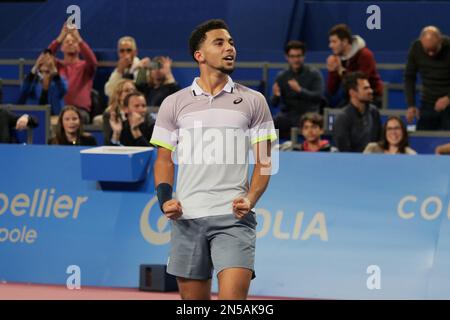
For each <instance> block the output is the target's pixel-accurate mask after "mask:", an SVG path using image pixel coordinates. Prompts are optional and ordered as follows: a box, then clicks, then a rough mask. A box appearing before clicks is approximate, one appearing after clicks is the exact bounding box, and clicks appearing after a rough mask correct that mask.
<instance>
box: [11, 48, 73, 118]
mask: <svg viewBox="0 0 450 320" xmlns="http://www.w3.org/2000/svg"><path fill="white" fill-rule="evenodd" d="M66 92H67V82H66V80H65V79H64V78H62V77H60V75H59V74H58V70H57V68H56V60H55V57H54V56H53V55H52V53H51V52H50V50H48V49H46V50H44V52H43V53H41V54H40V55H39V57H38V58H37V60H36V63H35V64H34V66H33V68H32V69H31V72H30V73H29V74H28V75H27V76H26V78H25V80H24V81H23V84H22V88H21V91H20V98H19V100H18V103H19V104H33V105H35V104H39V105H46V104H50V106H51V114H52V115H58V114H59V113H60V112H61V109H62V107H63V105H64V100H63V98H64V95H65V94H66Z"/></svg>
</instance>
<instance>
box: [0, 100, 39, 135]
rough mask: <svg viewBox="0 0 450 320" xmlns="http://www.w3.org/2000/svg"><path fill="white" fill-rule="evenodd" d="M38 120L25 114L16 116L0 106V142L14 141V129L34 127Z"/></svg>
mask: <svg viewBox="0 0 450 320" xmlns="http://www.w3.org/2000/svg"><path fill="white" fill-rule="evenodd" d="M37 126H38V121H37V119H35V118H34V117H30V116H29V115H27V114H24V115H22V116H20V117H19V116H16V115H15V114H13V113H12V112H10V111H8V110H5V109H3V108H0V143H15V142H16V139H15V136H14V134H13V131H14V130H25V129H26V128H27V127H28V128H36V127H37Z"/></svg>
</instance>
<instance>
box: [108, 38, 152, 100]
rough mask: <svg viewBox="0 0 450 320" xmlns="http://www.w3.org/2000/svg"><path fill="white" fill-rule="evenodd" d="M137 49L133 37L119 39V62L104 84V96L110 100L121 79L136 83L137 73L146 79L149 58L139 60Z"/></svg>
mask: <svg viewBox="0 0 450 320" xmlns="http://www.w3.org/2000/svg"><path fill="white" fill-rule="evenodd" d="M137 53H138V49H137V45H136V40H135V39H134V38H133V37H130V36H125V37H122V38H120V39H119V41H118V42H117V54H118V56H119V60H118V61H117V67H116V68H115V69H114V71H113V72H112V73H111V75H110V76H109V79H108V81H107V82H106V83H105V94H106V95H107V96H108V97H109V98H111V96H112V94H113V92H114V89H115V87H116V85H117V83H118V82H119V81H120V80H122V79H131V80H133V81H136V79H137V78H138V74H139V73H143V75H142V76H141V77H144V78H146V74H147V72H146V70H145V68H144V66H146V65H147V64H148V63H149V62H150V59H149V58H145V59H142V60H140V59H139V58H138V57H137Z"/></svg>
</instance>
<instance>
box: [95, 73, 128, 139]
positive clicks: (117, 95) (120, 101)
mask: <svg viewBox="0 0 450 320" xmlns="http://www.w3.org/2000/svg"><path fill="white" fill-rule="evenodd" d="M135 91H136V86H135V85H134V82H133V80H130V79H122V80H119V82H118V83H117V85H116V87H115V89H114V91H113V94H112V96H111V99H110V104H109V106H108V108H106V110H105V112H103V115H102V117H101V121H98V118H99V117H96V118H94V121H96V120H97V121H96V122H97V124H100V125H102V126H103V137H104V139H105V141H104V143H105V144H106V145H108V144H111V142H110V141H111V136H112V129H111V125H110V124H109V120H110V118H111V111H114V113H115V114H116V115H118V116H119V118H120V119H121V120H122V121H125V120H127V112H128V107H125V105H124V100H125V98H126V96H127V95H128V94H130V93H133V92H135Z"/></svg>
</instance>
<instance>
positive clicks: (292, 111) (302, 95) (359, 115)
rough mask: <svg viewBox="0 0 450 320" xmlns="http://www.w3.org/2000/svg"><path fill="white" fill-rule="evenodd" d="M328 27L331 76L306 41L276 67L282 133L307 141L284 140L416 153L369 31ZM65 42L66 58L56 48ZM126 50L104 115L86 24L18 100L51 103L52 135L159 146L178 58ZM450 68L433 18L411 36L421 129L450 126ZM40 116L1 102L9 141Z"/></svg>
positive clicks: (294, 43) (408, 92) (0, 134)
mask: <svg viewBox="0 0 450 320" xmlns="http://www.w3.org/2000/svg"><path fill="white" fill-rule="evenodd" d="M328 37H329V38H328V40H329V48H330V50H331V54H330V55H329V56H328V58H327V59H326V68H327V78H326V80H324V79H323V77H322V74H321V72H320V71H319V70H317V69H315V68H313V67H312V66H309V65H308V64H305V56H306V52H307V48H306V45H305V44H304V43H302V42H301V41H298V40H291V41H289V42H288V43H287V44H286V46H285V48H284V52H285V58H286V61H287V63H288V68H287V69H286V70H283V71H281V72H280V73H279V75H278V76H277V77H276V79H275V82H274V83H273V85H272V94H271V97H270V99H269V104H270V105H271V107H273V108H278V109H279V112H278V113H277V114H275V115H274V123H275V127H276V128H277V129H278V130H279V138H280V139H281V140H288V139H289V138H290V137H291V130H292V128H295V127H298V128H300V133H301V135H302V136H303V139H304V140H303V141H302V142H301V143H299V144H293V143H292V142H289V141H288V142H287V143H285V144H282V145H281V149H284V150H295V151H309V152H316V151H322V152H335V151H340V152H359V153H361V152H364V153H397V154H415V153H416V152H415V151H414V150H413V149H412V148H410V147H409V141H408V132H407V127H406V124H405V122H404V121H403V120H402V119H401V118H400V117H390V118H389V119H388V120H387V121H386V122H385V123H384V125H382V121H381V117H380V112H379V110H380V109H381V108H382V101H383V82H382V80H381V77H380V74H379V72H378V70H377V67H376V61H375V57H374V54H373V52H372V51H371V50H370V49H369V48H368V47H367V44H366V42H365V40H364V39H363V38H361V37H360V36H358V35H354V34H352V31H351V30H350V28H349V27H348V26H347V25H345V24H338V25H336V26H334V27H333V28H331V29H330V31H329V34H328ZM58 49H59V50H61V52H62V53H63V59H58V58H56V53H57V51H58ZM117 54H118V60H117V63H116V67H115V68H114V70H113V72H112V73H111V75H110V76H109V79H108V81H107V82H106V83H105V85H104V93H105V96H107V97H108V104H107V107H106V109H105V110H101V112H100V114H98V115H96V114H94V113H93V108H94V107H93V105H94V104H95V102H94V101H93V100H92V96H93V95H92V93H93V91H94V90H93V80H94V77H95V74H96V69H97V66H98V62H97V59H96V57H95V54H94V52H93V51H92V49H91V48H90V46H89V45H88V43H87V42H86V41H85V40H84V39H83V38H82V37H81V35H80V32H79V30H77V29H76V28H73V29H72V28H69V27H68V26H67V25H66V24H64V25H63V27H62V29H61V32H60V33H59V35H58V36H57V38H56V39H55V40H53V41H52V42H51V43H50V45H49V46H48V48H47V49H45V50H44V51H43V52H42V53H41V54H40V55H39V56H38V57H37V59H36V63H35V65H34V66H33V67H32V69H31V71H30V72H29V73H28V74H27V75H26V77H25V79H24V81H23V84H22V86H21V90H20V96H19V98H18V100H17V103H18V104H29V105H50V107H51V115H52V116H53V117H54V119H55V128H54V129H53V131H52V133H53V137H52V138H51V139H50V140H49V143H50V144H56V145H84V146H94V145H97V144H98V143H100V144H105V145H113V146H150V143H149V140H150V137H151V135H152V131H153V126H154V123H155V117H157V113H152V112H150V111H149V108H148V107H159V106H160V105H161V103H162V102H163V100H164V99H165V98H166V97H168V96H169V95H171V94H173V93H175V92H177V91H178V90H180V87H179V85H178V84H177V82H176V80H175V78H174V76H173V74H172V60H171V59H170V58H169V57H165V56H157V57H153V58H150V57H143V58H139V57H138V47H137V43H136V40H135V39H134V38H133V37H131V36H124V37H121V38H120V39H119V40H118V42H117ZM449 70H450V39H449V38H448V37H447V36H445V35H443V34H441V32H440V31H439V29H438V28H436V27H434V26H428V27H425V28H424V29H423V30H422V32H421V33H420V35H419V38H418V39H417V40H416V41H414V42H413V43H412V45H411V48H410V50H409V54H408V60H407V64H406V69H405V74H404V86H405V96H406V101H407V103H408V109H407V112H406V120H407V122H412V121H413V120H414V118H417V119H418V122H417V129H418V130H450V108H449V107H448V106H449V105H450V73H449ZM418 76H420V78H421V80H422V86H423V93H422V95H421V101H420V107H418V103H417V102H416V101H415V97H416V82H417V77H418ZM336 99H337V101H338V102H337V103H336V102H335V101H336ZM326 107H333V108H338V109H340V112H339V114H338V115H337V117H336V119H335V122H334V125H333V131H332V141H329V140H326V139H323V137H322V136H323V134H324V121H323V116H322V114H323V110H324V108H326ZM94 116H95V117H94ZM86 124H94V125H95V126H98V127H102V130H103V137H104V141H96V139H95V138H94V137H93V136H91V135H90V134H88V133H86V132H84V130H83V126H84V125H86ZM37 125H38V123H37V119H35V118H34V117H31V116H29V115H23V116H21V117H18V116H16V115H14V114H12V113H11V112H9V111H7V110H3V109H0V142H1V143H12V142H14V134H11V132H12V131H14V130H23V129H26V128H27V127H28V128H34V127H36V126H37ZM436 153H437V154H450V144H448V145H443V146H439V147H437V148H436Z"/></svg>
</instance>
